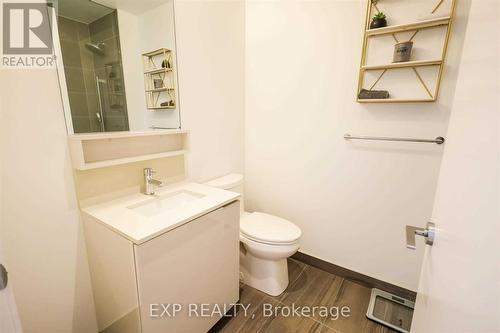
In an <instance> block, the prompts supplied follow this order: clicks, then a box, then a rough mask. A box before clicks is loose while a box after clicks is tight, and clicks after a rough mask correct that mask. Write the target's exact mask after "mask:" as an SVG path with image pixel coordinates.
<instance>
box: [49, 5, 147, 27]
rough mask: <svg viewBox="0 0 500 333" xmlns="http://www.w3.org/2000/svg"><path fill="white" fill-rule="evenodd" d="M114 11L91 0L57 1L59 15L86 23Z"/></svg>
mask: <svg viewBox="0 0 500 333" xmlns="http://www.w3.org/2000/svg"><path fill="white" fill-rule="evenodd" d="M138 2H139V1H138ZM112 11H113V9H112V8H108V7H105V6H102V5H99V4H97V3H95V2H93V1H90V0H59V1H58V2H57V12H58V15H60V16H63V17H66V18H70V19H73V20H75V21H79V22H82V23H86V24H89V23H91V22H94V21H95V20H97V19H100V18H101V17H103V16H105V15H107V14H109V13H111V12H112Z"/></svg>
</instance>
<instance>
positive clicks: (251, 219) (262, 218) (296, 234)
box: [240, 212, 302, 243]
mask: <svg viewBox="0 0 500 333" xmlns="http://www.w3.org/2000/svg"><path fill="white" fill-rule="evenodd" d="M240 231H241V233H242V234H243V235H245V236H247V237H249V238H250V239H253V240H256V241H259V240H260V241H263V242H269V243H292V242H295V241H296V240H298V239H299V238H300V236H301V235H302V231H301V230H300V229H299V227H297V226H296V225H295V224H293V223H292V222H290V221H288V220H285V219H282V218H280V217H277V216H273V215H269V214H264V213H258V212H255V213H252V214H249V215H246V216H242V217H241V221H240Z"/></svg>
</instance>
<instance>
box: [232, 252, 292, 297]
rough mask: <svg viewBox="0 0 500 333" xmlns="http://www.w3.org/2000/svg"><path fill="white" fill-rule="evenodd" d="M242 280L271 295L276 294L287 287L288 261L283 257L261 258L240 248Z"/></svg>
mask: <svg viewBox="0 0 500 333" xmlns="http://www.w3.org/2000/svg"><path fill="white" fill-rule="evenodd" d="M240 272H241V275H242V282H243V283H244V284H246V285H248V286H250V287H252V288H255V289H257V290H260V291H262V292H264V293H266V294H268V295H271V296H278V295H280V294H281V293H283V291H285V289H286V287H288V263H287V258H284V259H277V260H273V259H262V258H257V257H255V256H253V255H252V254H251V253H250V252H249V251H245V250H243V249H242V250H240Z"/></svg>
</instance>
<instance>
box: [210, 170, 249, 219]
mask: <svg viewBox="0 0 500 333" xmlns="http://www.w3.org/2000/svg"><path fill="white" fill-rule="evenodd" d="M205 185H208V186H212V187H216V188H220V189H223V190H228V191H231V192H236V193H239V194H241V199H240V208H241V212H244V211H245V208H244V204H243V202H244V200H243V175H242V174H239V173H230V174H228V175H225V176H222V177H219V178H215V179H212V180H210V181H208V182H206V183H205Z"/></svg>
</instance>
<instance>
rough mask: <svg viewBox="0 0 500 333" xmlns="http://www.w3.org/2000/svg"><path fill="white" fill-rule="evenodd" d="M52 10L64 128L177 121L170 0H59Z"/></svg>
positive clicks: (159, 125) (175, 125)
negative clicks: (54, 13) (53, 10)
mask: <svg viewBox="0 0 500 333" xmlns="http://www.w3.org/2000/svg"><path fill="white" fill-rule="evenodd" d="M98 2H99V3H98ZM57 13H58V14H57V31H58V34H59V48H57V47H56V50H57V49H59V50H58V51H56V52H59V54H58V55H59V56H58V61H57V63H58V75H59V83H60V89H61V95H62V100H63V106H64V112H65V117H66V123H67V126H68V132H69V133H70V134H73V133H75V134H76V133H92V132H114V131H129V130H130V131H144V130H148V129H179V128H181V124H180V110H179V100H178V99H179V97H178V92H179V91H178V85H177V61H176V45H175V27H174V3H173V0H146V1H128V0H99V1H90V0H59V1H58V12H57Z"/></svg>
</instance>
